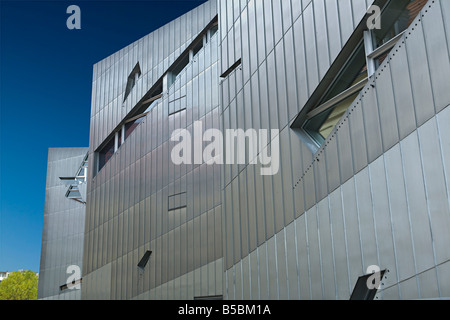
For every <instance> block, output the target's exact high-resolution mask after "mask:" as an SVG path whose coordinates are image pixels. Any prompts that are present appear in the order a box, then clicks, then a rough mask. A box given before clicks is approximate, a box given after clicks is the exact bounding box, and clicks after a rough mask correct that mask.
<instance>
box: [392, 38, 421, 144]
mask: <svg viewBox="0 0 450 320" xmlns="http://www.w3.org/2000/svg"><path fill="white" fill-rule="evenodd" d="M394 50H395V52H394ZM392 54H393V58H392V63H391V73H392V75H391V76H392V85H393V90H394V98H395V107H396V109H397V115H398V118H397V120H398V130H399V138H400V139H403V138H405V137H406V136H407V135H409V134H410V133H411V132H412V131H413V130H415V129H416V116H415V113H414V101H413V95H412V91H411V84H410V80H409V79H410V74H409V72H408V69H409V66H408V58H407V55H406V49H405V46H404V45H403V43H402V45H397V46H396V47H394V49H393V52H392Z"/></svg>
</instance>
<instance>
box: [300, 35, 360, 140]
mask: <svg viewBox="0 0 450 320" xmlns="http://www.w3.org/2000/svg"><path fill="white" fill-rule="evenodd" d="M367 77H368V73H367V64H366V56H365V51H364V46H363V44H361V45H360V46H359V47H358V48H357V49H356V50H355V53H354V54H353V56H352V57H351V58H350V60H349V61H348V62H347V64H346V65H345V67H344V69H343V70H342V72H341V73H340V74H339V75H338V76H337V77H336V79H335V81H334V83H333V84H332V86H331V87H330V89H329V90H328V92H327V93H326V94H325V95H324V97H323V98H322V100H321V101H320V103H319V104H318V105H317V107H320V106H323V105H324V104H325V103H327V102H330V101H331V100H332V99H333V98H336V97H337V96H339V95H340V94H342V93H344V92H345V91H347V90H348V89H350V88H352V87H354V86H355V85H356V84H358V83H360V82H361V81H363V80H364V79H366V78H367ZM358 94H359V92H356V93H353V94H351V95H350V96H345V95H343V97H342V99H339V100H340V101H339V100H337V101H336V103H335V104H333V105H330V107H329V108H327V109H326V110H324V111H323V112H321V113H319V114H317V115H315V116H313V117H312V118H310V119H308V120H307V121H306V122H305V124H304V125H303V129H304V130H305V131H306V132H307V133H308V134H309V135H310V136H311V138H312V139H313V140H314V141H315V142H316V143H317V144H318V145H319V146H320V145H322V144H323V143H324V141H325V140H326V139H327V138H328V136H329V135H330V134H331V132H332V131H333V129H334V127H335V126H336V124H337V123H338V122H339V120H340V119H341V118H342V116H343V115H344V114H345V112H346V111H347V109H348V107H350V105H351V104H352V103H353V101H354V100H355V99H356V97H357V96H358Z"/></svg>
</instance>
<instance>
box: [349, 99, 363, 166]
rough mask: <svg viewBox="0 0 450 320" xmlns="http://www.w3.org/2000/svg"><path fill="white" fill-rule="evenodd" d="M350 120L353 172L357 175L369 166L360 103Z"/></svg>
mask: <svg viewBox="0 0 450 320" xmlns="http://www.w3.org/2000/svg"><path fill="white" fill-rule="evenodd" d="M350 108H352V107H350ZM348 119H349V123H350V137H351V143H352V151H353V165H354V166H353V170H354V172H355V173H357V172H359V171H361V170H362V169H363V168H364V167H365V166H367V144H366V134H365V129H364V120H363V113H362V110H361V104H360V103H358V102H357V104H356V106H355V107H354V109H353V110H352V112H351V114H350V115H349V117H348Z"/></svg>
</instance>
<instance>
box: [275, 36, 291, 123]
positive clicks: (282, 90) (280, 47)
mask: <svg viewBox="0 0 450 320" xmlns="http://www.w3.org/2000/svg"><path fill="white" fill-rule="evenodd" d="M275 68H276V71H275V75H276V86H277V90H278V99H277V100H278V101H277V108H278V117H279V119H278V121H279V122H278V126H279V127H278V128H280V129H281V128H284V127H285V126H286V125H287V124H288V123H289V119H288V100H287V97H288V93H287V91H286V90H287V84H286V62H285V53H284V41H280V42H279V43H278V44H277V46H276V47H275ZM274 106H275V105H274ZM275 128H276V127H275Z"/></svg>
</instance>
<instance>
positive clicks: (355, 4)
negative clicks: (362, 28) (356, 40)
mask: <svg viewBox="0 0 450 320" xmlns="http://www.w3.org/2000/svg"><path fill="white" fill-rule="evenodd" d="M352 8H353V27H354V28H356V27H357V25H358V24H359V22H360V21H361V19H362V18H363V17H364V15H365V14H366V12H367V8H368V6H367V4H366V0H352Z"/></svg>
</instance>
